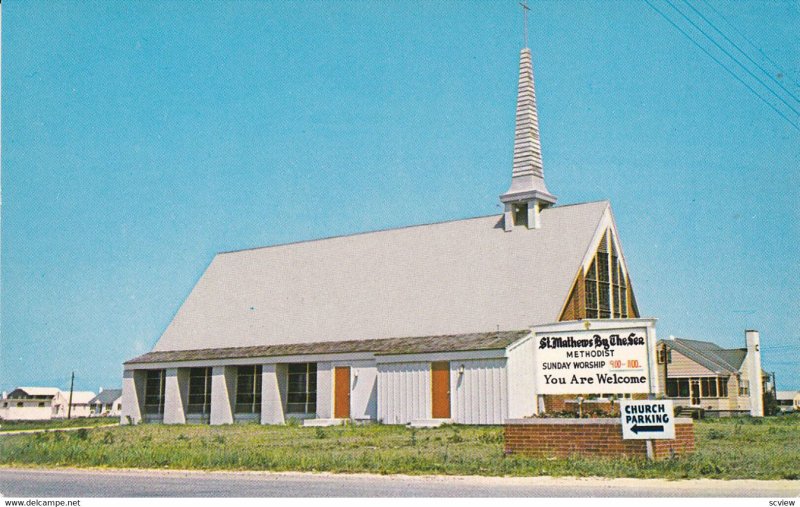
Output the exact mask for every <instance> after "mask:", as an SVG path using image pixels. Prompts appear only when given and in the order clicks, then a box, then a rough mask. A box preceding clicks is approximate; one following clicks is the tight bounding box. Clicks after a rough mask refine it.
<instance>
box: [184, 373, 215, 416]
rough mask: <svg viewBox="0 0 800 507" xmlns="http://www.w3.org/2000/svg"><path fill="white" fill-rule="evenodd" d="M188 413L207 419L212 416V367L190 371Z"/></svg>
mask: <svg viewBox="0 0 800 507" xmlns="http://www.w3.org/2000/svg"><path fill="white" fill-rule="evenodd" d="M186 413H187V414H192V415H200V416H201V417H202V418H207V417H209V416H210V415H211V367H210V366H209V367H205V368H191V369H190V370H189V403H188V405H187V407H186Z"/></svg>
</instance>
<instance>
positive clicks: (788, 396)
mask: <svg viewBox="0 0 800 507" xmlns="http://www.w3.org/2000/svg"><path fill="white" fill-rule="evenodd" d="M775 397H776V398H777V401H778V407H779V408H780V409H781V412H796V411H800V391H778V392H777V393H776V396H775Z"/></svg>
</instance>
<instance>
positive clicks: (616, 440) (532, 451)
mask: <svg viewBox="0 0 800 507" xmlns="http://www.w3.org/2000/svg"><path fill="white" fill-rule="evenodd" d="M504 437H505V452H506V454H524V455H527V456H537V457H548V458H549V457H558V458H565V457H568V456H572V455H584V456H585V455H589V456H602V457H619V456H626V457H641V458H646V457H647V446H646V443H645V441H644V440H623V439H622V425H621V423H620V421H619V419H617V418H614V419H605V418H602V419H601V418H598V419H560V418H552V419H545V418H536V419H509V420H507V421H506V423H505V432H504ZM652 442H653V454H654V457H655V459H664V458H670V457H672V456H684V455H686V454H691V453H693V452H694V425H693V421H692V419H690V418H678V419H675V440H653V441H652Z"/></svg>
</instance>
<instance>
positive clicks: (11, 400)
mask: <svg viewBox="0 0 800 507" xmlns="http://www.w3.org/2000/svg"><path fill="white" fill-rule="evenodd" d="M60 392H61V391H59V390H58V388H55V387H18V388H16V389H14V390H13V391H11V392H10V393H8V396H7V397H5V398H3V400H2V402H0V419H5V420H9V421H17V420H18V421H33V420H43V419H50V418H52V417H53V400H54V398H55V397H56V396H58V394H59V393H60Z"/></svg>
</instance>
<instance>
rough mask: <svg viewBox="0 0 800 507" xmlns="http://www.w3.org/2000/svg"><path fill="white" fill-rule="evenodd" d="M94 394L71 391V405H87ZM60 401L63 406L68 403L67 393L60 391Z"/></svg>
mask: <svg viewBox="0 0 800 507" xmlns="http://www.w3.org/2000/svg"><path fill="white" fill-rule="evenodd" d="M94 396H95V394H94V393H93V392H92V391H72V404H73V405H88V404H89V401H90V400H91V399H92V398H94ZM60 397H61V401H63V403H64V404H66V403H68V402H69V391H60Z"/></svg>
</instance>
